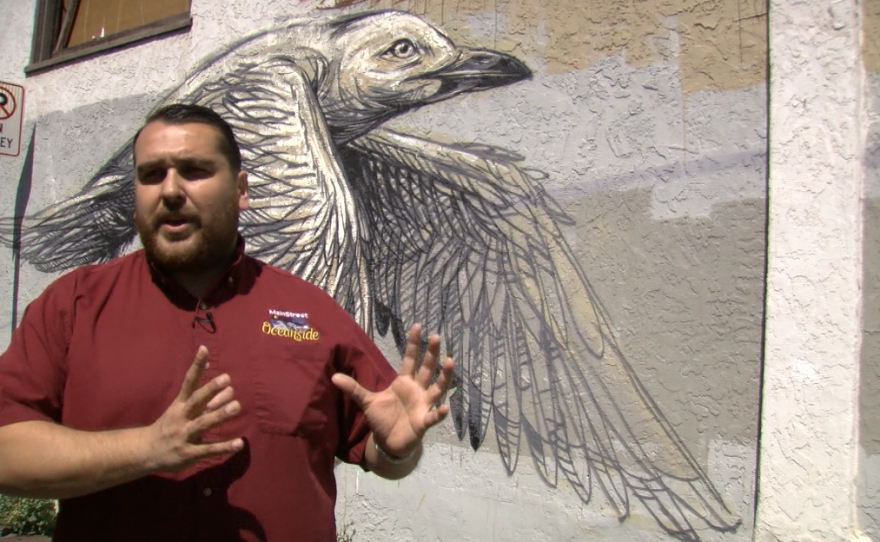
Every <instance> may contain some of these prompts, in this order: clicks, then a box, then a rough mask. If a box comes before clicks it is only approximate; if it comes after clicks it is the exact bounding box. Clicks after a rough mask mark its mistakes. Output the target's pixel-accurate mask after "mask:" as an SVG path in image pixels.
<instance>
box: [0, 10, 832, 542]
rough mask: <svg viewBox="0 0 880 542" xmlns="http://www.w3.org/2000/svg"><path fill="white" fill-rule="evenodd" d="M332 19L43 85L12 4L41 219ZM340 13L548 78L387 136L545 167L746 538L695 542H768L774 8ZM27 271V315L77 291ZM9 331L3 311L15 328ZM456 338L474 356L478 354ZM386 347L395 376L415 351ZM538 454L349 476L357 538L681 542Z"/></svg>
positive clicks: (454, 446)
mask: <svg viewBox="0 0 880 542" xmlns="http://www.w3.org/2000/svg"><path fill="white" fill-rule="evenodd" d="M311 7H315V6H311V5H308V4H299V5H295V4H294V3H291V2H287V1H280V0H278V1H269V0H248V1H247V2H238V3H232V4H229V3H225V2H212V1H209V0H193V7H192V12H193V19H194V24H193V28H192V29H191V31H189V32H184V33H179V34H175V35H172V36H168V37H163V38H160V39H155V40H152V41H150V42H147V43H143V44H139V45H136V46H132V47H128V48H125V49H123V50H120V51H116V52H112V53H108V54H104V55H101V56H99V57H97V58H95V59H91V60H84V61H80V62H75V63H72V64H69V65H66V66H61V67H58V68H54V69H51V70H48V71H46V72H43V73H39V74H37V75H33V76H30V77H27V78H25V77H23V74H22V67H23V66H24V65H25V64H26V63H27V59H28V54H29V43H30V32H31V19H32V17H33V11H34V6H33V1H32V0H31V1H18V0H0V8H2V9H3V13H5V14H8V15H9V17H8V18H6V19H4V21H3V22H2V23H0V24H2V25H3V26H2V30H0V50H2V51H3V55H2V58H0V80H5V81H10V82H17V83H19V84H23V85H24V86H25V87H26V89H27V93H28V94H27V109H26V112H27V122H26V126H25V132H26V133H30V130H31V128H32V127H34V126H36V139H35V142H34V144H35V157H36V158H35V162H34V177H33V178H34V182H33V187H32V190H31V197H30V201H29V205H28V212H29V213H32V212H35V211H38V210H40V209H44V208H46V207H47V206H50V205H52V204H54V203H56V202H59V201H63V200H65V199H66V198H69V197H71V196H72V195H74V194H76V193H77V191H78V190H79V189H80V188H82V187H83V186H84V185H85V184H86V182H87V181H88V180H89V179H90V178H91V177H92V176H93V175H94V174H95V172H96V171H97V170H98V169H99V168H100V167H101V166H102V165H103V164H104V163H106V162H107V161H108V160H109V159H110V158H111V157H112V156H113V155H114V154H115V153H117V152H118V151H119V150H120V149H123V148H124V146H125V145H126V143H127V140H128V138H129V137H130V136H131V134H132V133H133V131H134V130H135V129H136V128H137V126H138V124H139V122H140V119H142V118H143V117H144V116H145V115H146V114H147V113H148V112H149V111H150V110H151V109H152V108H153V107H155V106H156V105H157V104H158V103H160V101H161V99H162V95H163V94H164V93H165V92H167V91H168V90H169V89H171V88H172V87H173V86H175V85H176V84H179V83H180V82H181V81H183V80H184V79H185V78H186V77H187V76H188V75H190V74H192V73H195V72H196V71H197V70H198V69H199V67H198V66H199V64H200V62H202V61H203V60H204V59H205V58H208V57H210V56H212V55H213V54H215V52H217V51H219V50H221V49H222V48H223V47H224V46H227V45H229V44H230V43H232V42H233V41H234V40H236V39H239V38H241V37H243V36H245V35H248V34H251V33H253V32H255V31H257V30H260V29H265V28H272V27H276V26H279V25H281V24H283V23H285V22H287V21H290V20H292V19H295V18H298V17H311V16H313V15H314V12H313V11H310V9H309V8H311ZM320 7H322V8H323V10H322V11H321V12H320V13H319V15H320V16H325V17H326V16H332V15H334V14H337V13H346V12H354V11H361V10H366V9H381V8H391V7H393V8H395V9H402V10H406V11H410V12H412V13H415V14H417V15H419V16H421V17H424V18H425V20H427V21H429V22H430V23H431V24H433V25H434V26H436V27H437V28H439V29H441V30H442V31H443V32H444V33H445V34H446V35H448V37H449V38H450V39H451V40H452V41H453V42H454V43H455V44H456V45H465V46H472V47H483V48H488V49H493V50H497V51H501V52H504V53H507V54H510V55H513V56H515V57H516V58H518V59H519V60H521V61H522V62H524V63H525V64H526V65H527V66H529V68H530V69H531V70H532V72H533V76H532V78H531V79H530V80H526V81H521V82H519V83H516V84H514V85H510V86H506V87H503V88H497V89H493V90H491V91H486V92H482V93H473V94H467V95H463V96H459V97H457V98H454V99H451V100H447V101H443V102H439V103H435V104H431V105H428V106H426V107H424V108H422V109H419V110H415V111H412V112H409V113H407V114H406V115H405V116H400V117H398V118H395V119H394V120H392V121H390V123H389V125H390V126H391V127H393V128H394V129H396V130H399V131H402V132H408V133H411V134H415V135H418V136H420V137H424V138H427V139H430V140H432V141H436V142H438V143H440V144H443V145H453V144H457V143H462V142H463V143H468V144H480V145H492V146H494V147H497V148H499V149H503V150H505V151H510V152H513V153H518V154H520V155H522V164H523V166H524V167H528V168H531V169H534V170H540V171H541V172H543V173H544V174H545V177H543V178H542V179H543V180H542V181H541V186H543V188H544V189H545V190H546V193H547V196H548V197H549V198H551V199H552V200H555V202H557V203H558V205H559V208H560V209H561V210H562V211H563V212H564V213H565V214H566V215H567V216H568V217H569V218H570V220H568V221H561V222H560V223H559V224H558V225H557V227H558V228H559V230H560V236H559V237H558V238H556V239H551V242H552V243H553V245H552V247H551V251H562V250H563V248H564V247H565V246H567V247H570V250H571V253H572V254H573V255H574V258H575V259H574V263H575V265H576V267H577V269H579V272H581V273H582V275H583V277H584V278H585V281H586V282H585V283H586V284H588V285H589V286H590V287H591V288H592V289H593V291H594V292H595V295H596V298H597V300H598V302H597V304H601V306H602V307H603V308H604V311H605V314H606V316H607V321H608V327H609V330H610V333H611V334H613V336H614V337H616V341H617V345H618V346H619V349H620V351H621V352H622V355H623V356H625V359H626V360H627V361H628V362H629V364H631V366H632V371H633V374H634V375H636V376H637V378H638V379H639V380H640V382H641V384H643V385H644V391H645V393H646V394H647V395H648V396H649V397H650V398H651V401H653V402H654V403H656V407H657V411H656V412H658V413H659V414H652V416H654V418H653V419H654V420H655V421H656V420H658V419H662V422H663V423H668V426H669V427H671V428H672V429H673V430H674V432H675V433H676V434H677V435H678V437H680V442H681V443H682V447H681V449H682V450H686V452H687V454H689V455H692V457H693V459H694V461H695V465H697V469H698V470H699V471H700V472H702V473H704V474H705V477H706V480H707V481H708V482H709V483H710V484H711V485H714V487H715V488H716V489H717V491H718V499H719V501H720V502H722V503H723V504H724V506H726V507H727V508H728V509H729V513H730V514H729V516H730V518H733V519H732V520H731V522H730V523H727V524H725V525H726V526H730V525H731V524H732V523H735V522H740V523H741V525H740V526H739V527H738V528H737V529H735V530H731V531H730V532H722V531H724V530H725V529H713V528H710V527H707V526H706V525H705V523H703V522H702V521H701V520H700V519H699V514H696V515H690V516H689V517H690V519H691V520H692V521H694V527H695V528H696V529H697V531H696V532H697V534H698V535H699V536H700V537H701V539H705V540H747V539H750V538H751V537H752V534H753V533H752V525H753V521H754V518H753V508H754V499H755V470H756V455H757V446H758V412H759V401H760V387H761V384H760V374H761V341H762V333H763V290H764V269H765V249H766V247H765V224H766V216H765V207H766V176H767V160H768V158H767V115H768V111H767V99H768V97H767V90H766V85H767V75H766V59H767V36H766V28H765V25H766V6H764V5H763V4H762V3H761V2H740V1H736V0H725V1H720V2H714V3H704V2H697V1H684V0H682V1H673V2H668V1H662V2H661V1H656V2H655V1H649V2H640V3H636V4H620V3H613V2H593V1H590V2H580V1H573V0H572V1H566V0H557V1H554V2H546V1H543V2H538V1H531V0H523V1H510V2H495V1H492V2H484V1H482V0H473V1H469V2H464V1H457V2H453V1H445V2H416V1H412V2H408V1H404V2H356V1H355V2H351V1H346V2H337V3H336V5H333V3H332V2H328V1H325V2H322V3H321V5H320ZM842 47H843V46H842ZM792 54H794V53H792ZM23 148H24V146H23ZM23 157H24V152H23V153H22V156H20V157H18V158H14V159H13V158H7V157H0V216H4V217H8V216H11V215H12V214H13V200H14V194H15V188H16V186H17V184H18V182H19V176H20V172H21V170H22V167H23ZM829 212H830V211H829ZM0 273H3V275H4V278H8V279H10V280H6V281H0V282H2V284H0V299H7V300H9V299H11V297H12V295H13V292H12V287H11V278H10V277H11V275H12V273H13V265H12V262H11V257H10V255H9V251H8V250H7V249H4V250H2V251H0ZM21 273H22V279H21V289H20V291H19V292H18V297H19V300H20V306H22V307H23V306H24V304H25V303H26V302H27V301H29V300H30V299H33V298H34V297H35V296H36V295H38V294H39V292H40V291H42V289H43V288H44V287H45V285H46V284H48V283H49V281H51V280H52V279H53V278H54V277H55V276H56V274H52V273H42V272H39V271H37V270H36V269H34V268H33V266H32V265H30V264H29V263H27V262H25V263H24V264H23V265H22V266H21ZM561 279H562V281H563V283H565V284H566V285H568V286H569V287H570V288H571V291H577V290H578V288H581V287H582V286H583V284H584V281H582V279H581V278H580V277H579V276H563V277H561ZM11 320H12V317H11V314H9V312H8V310H7V311H3V310H0V329H8V327H9V325H10V323H11ZM2 340H3V341H5V340H8V336H6V335H4V336H3V339H2ZM447 340H448V341H449V343H450V346H451V348H452V350H453V351H458V350H460V348H461V347H460V345H457V344H456V342H455V341H456V337H447ZM382 344H383V346H384V347H385V351H386V352H387V354H388V356H389V359H391V360H392V361H393V362H396V361H397V355H396V354H395V353H394V349H393V347H391V346H390V345H389V344H388V341H387V340H382ZM779 348H783V346H780V347H779ZM574 354H575V357H576V358H577V359H581V358H579V357H578V356H577V355H578V354H579V352H574ZM583 359H584V361H583V363H588V362H587V361H586V358H583ZM598 363H602V361H601V360H599V361H598ZM617 384H618V385H619V386H620V387H619V388H614V389H613V390H612V392H611V393H610V394H609V398H608V399H606V400H607V401H609V402H608V403H606V404H604V405H603V406H604V407H606V408H611V407H613V406H614V403H615V401H618V402H619V403H620V405H622V407H623V408H624V409H626V408H628V406H627V405H628V403H626V401H627V397H628V395H629V394H630V393H631V392H632V388H631V387H627V386H628V384H626V383H625V382H623V383H622V382H617ZM792 385H794V384H792ZM581 393H586V392H585V391H584V390H583V389H577V387H576V386H575V391H574V395H575V396H574V397H569V398H567V399H566V400H570V401H575V402H577V401H578V400H582V397H580V396H578V394H581ZM637 444H639V445H640V446H643V447H644V448H646V449H648V450H649V451H650V452H651V454H656V455H651V457H652V458H653V457H663V456H664V454H671V453H673V452H670V451H669V450H664V449H661V448H662V446H659V445H658V444H657V443H656V442H653V441H651V439H650V438H645V439H644V440H639V441H638V442H637ZM652 446H654V447H655V448H656V449H654V448H652ZM520 452H521V457H520V460H519V463H518V465H517V468H516V471H515V472H514V473H513V474H510V475H508V474H507V473H506V472H505V469H504V467H503V465H502V462H501V459H500V458H499V451H498V448H497V445H496V444H495V435H494V431H493V430H490V434H489V436H487V438H486V439H485V441H484V443H483V445H482V446H481V447H480V449H479V450H478V451H474V450H472V449H471V447H470V446H469V444H468V442H467V439H465V440H464V441H460V440H459V439H458V438H456V436H455V431H454V428H453V426H452V424H451V423H450V422H448V421H447V422H446V423H444V425H442V426H440V427H438V428H437V429H436V430H435V431H434V432H433V433H431V435H430V436H429V440H428V444H427V451H426V455H425V458H424V460H423V463H422V465H421V466H420V468H419V470H418V471H417V472H416V473H415V474H414V475H412V476H411V477H410V478H408V479H406V480H405V481H402V482H399V483H389V482H383V481H381V480H378V479H376V478H374V477H372V476H370V475H365V474H364V473H361V472H359V471H358V470H357V469H355V468H352V467H346V466H340V467H339V468H338V471H337V472H338V477H337V478H338V480H339V499H338V507H337V516H338V521H339V525H340V526H341V527H342V526H344V527H346V529H348V530H349V531H351V530H355V531H356V535H355V536H354V540H355V541H356V542H362V541H370V540H375V541H384V540H400V541H406V540H423V539H436V540H473V541H487V540H536V541H537V540H547V541H551V540H552V541H560V540H606V539H608V540H610V539H616V540H621V539H623V540H671V539H672V538H671V537H670V536H669V535H667V534H665V533H664V532H663V531H662V529H661V528H660V527H659V526H658V524H657V522H656V521H655V520H654V519H653V518H652V517H651V516H650V514H649V513H648V511H647V509H646V508H645V506H644V505H643V504H642V503H641V502H640V501H639V500H638V498H636V497H635V496H632V497H631V506H630V509H629V510H628V512H629V517H628V518H627V519H626V520H625V521H619V519H618V517H617V513H616V512H615V510H614V509H613V508H612V507H611V506H610V505H609V503H608V502H605V501H604V500H603V498H602V496H601V494H600V492H598V491H597V495H596V497H595V498H594V499H593V500H592V501H590V502H584V500H583V499H581V498H579V497H578V495H577V494H576V493H575V491H574V490H573V489H572V487H571V485H570V484H568V483H567V482H565V481H564V480H562V479H561V478H560V481H559V483H558V485H557V487H550V485H548V484H547V483H546V482H545V481H543V480H541V479H540V477H539V476H538V474H537V473H536V471H535V468H534V465H533V463H532V459H531V457H530V455H529V452H528V450H527V449H526V446H525V444H524V443H523V444H521V450H520ZM674 453H679V454H681V453H683V452H680V451H678V449H676V450H675V451H674ZM649 455H650V454H649ZM701 491H703V493H702V495H706V494H708V493H707V492H706V490H701Z"/></svg>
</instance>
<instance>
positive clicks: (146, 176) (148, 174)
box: [138, 170, 165, 184]
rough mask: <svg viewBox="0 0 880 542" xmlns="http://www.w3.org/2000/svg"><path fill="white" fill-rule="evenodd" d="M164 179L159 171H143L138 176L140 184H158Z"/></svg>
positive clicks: (163, 174)
mask: <svg viewBox="0 0 880 542" xmlns="http://www.w3.org/2000/svg"><path fill="white" fill-rule="evenodd" d="M164 178H165V172H164V171H161V170H153V171H145V172H143V173H141V174H140V175H139V176H138V180H139V181H140V182H141V184H153V183H160V182H162V179H164Z"/></svg>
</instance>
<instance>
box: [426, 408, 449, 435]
mask: <svg viewBox="0 0 880 542" xmlns="http://www.w3.org/2000/svg"><path fill="white" fill-rule="evenodd" d="M447 414H449V405H440V406H439V407H437V408H435V409H434V410H431V411H429V412H428V413H427V414H425V430H428V429H430V428H431V427H433V426H435V425H437V424H438V423H440V422H441V421H443V418H445V417H446V415H447Z"/></svg>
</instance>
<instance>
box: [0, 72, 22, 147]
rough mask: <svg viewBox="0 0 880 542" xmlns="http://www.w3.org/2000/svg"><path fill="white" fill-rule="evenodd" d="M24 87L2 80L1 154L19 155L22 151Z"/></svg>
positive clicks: (0, 113) (0, 114)
mask: <svg viewBox="0 0 880 542" xmlns="http://www.w3.org/2000/svg"><path fill="white" fill-rule="evenodd" d="M23 111H24V87H21V86H19V85H13V84H12V83H4V82H3V81H0V154H5V155H6V156H18V153H19V152H21V119H22V112H23Z"/></svg>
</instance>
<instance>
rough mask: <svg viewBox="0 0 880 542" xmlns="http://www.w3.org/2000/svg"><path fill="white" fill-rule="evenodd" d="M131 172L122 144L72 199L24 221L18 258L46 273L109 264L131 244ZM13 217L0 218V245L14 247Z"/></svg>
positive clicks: (127, 148) (128, 150)
mask: <svg viewBox="0 0 880 542" xmlns="http://www.w3.org/2000/svg"><path fill="white" fill-rule="evenodd" d="M133 182H134V172H133V167H132V156H131V145H126V146H125V147H123V148H122V149H121V150H120V151H119V152H117V153H116V154H115V155H114V157H113V158H112V159H111V160H110V161H109V162H107V163H106V164H105V165H104V166H103V167H102V168H101V169H100V170H99V171H98V173H96V174H95V175H94V176H93V177H92V178H91V180H90V181H89V182H88V183H87V184H86V186H85V187H83V189H82V190H80V192H79V193H78V194H77V195H75V196H74V197H72V198H68V199H65V200H63V201H60V202H58V203H56V204H54V205H50V206H49V207H46V208H45V209H43V210H41V211H39V212H37V213H34V214H33V215H29V216H26V217H24V218H23V221H22V239H21V256H22V258H24V259H25V260H27V261H29V262H31V264H33V265H34V266H35V267H36V268H37V269H39V270H40V271H44V272H54V271H60V270H62V269H69V268H71V267H76V266H78V265H82V264H86V263H92V262H104V261H108V260H110V259H112V258H114V257H116V256H118V255H119V254H121V253H122V252H123V251H124V250H125V248H126V247H127V246H128V245H129V244H130V243H131V242H132V240H133V239H134V236H135V228H134V218H133V216H134V191H133V188H132V183H133ZM14 223H15V219H14V218H0V241H2V242H3V243H4V244H7V245H11V244H12V231H13V225H14Z"/></svg>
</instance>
